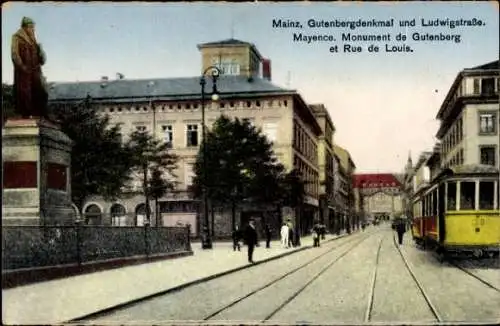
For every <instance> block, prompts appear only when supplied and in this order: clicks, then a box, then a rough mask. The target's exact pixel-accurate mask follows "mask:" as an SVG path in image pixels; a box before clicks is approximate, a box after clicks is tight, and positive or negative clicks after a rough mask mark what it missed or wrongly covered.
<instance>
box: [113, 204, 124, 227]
mask: <svg viewBox="0 0 500 326" xmlns="http://www.w3.org/2000/svg"><path fill="white" fill-rule="evenodd" d="M110 213H111V225H113V226H125V225H127V216H126V213H127V212H126V210H125V206H123V205H122V204H113V205H112V206H111V209H110Z"/></svg>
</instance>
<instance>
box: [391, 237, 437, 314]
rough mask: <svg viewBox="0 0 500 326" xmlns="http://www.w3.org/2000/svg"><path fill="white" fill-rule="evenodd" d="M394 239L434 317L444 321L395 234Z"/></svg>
mask: <svg viewBox="0 0 500 326" xmlns="http://www.w3.org/2000/svg"><path fill="white" fill-rule="evenodd" d="M392 239H393V242H394V246H395V247H396V250H397V251H398V252H399V255H400V256H401V259H402V260H403V263H404V264H405V266H406V269H407V270H408V272H409V273H410V275H411V277H412V279H413V281H414V282H415V284H416V285H417V288H418V290H419V291H420V293H421V294H422V296H423V297H424V300H425V302H426V304H427V306H428V307H429V309H430V311H431V312H432V314H433V316H434V318H435V319H436V321H437V322H438V323H443V318H442V317H441V315H440V314H439V312H438V310H437V308H436V307H435V306H434V304H433V303H432V301H431V299H430V298H429V296H428V295H427V293H426V291H425V290H424V287H423V285H422V283H421V282H420V281H419V280H418V278H417V276H416V275H415V273H414V272H413V270H412V268H411V266H410V264H409V263H408V260H407V259H406V257H405V255H404V254H403V252H402V251H401V248H400V247H399V245H398V243H397V242H396V237H395V236H393V237H392Z"/></svg>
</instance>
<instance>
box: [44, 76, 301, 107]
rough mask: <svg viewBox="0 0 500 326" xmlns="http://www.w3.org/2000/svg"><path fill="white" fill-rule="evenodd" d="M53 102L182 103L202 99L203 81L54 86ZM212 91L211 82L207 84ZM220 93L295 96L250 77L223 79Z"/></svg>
mask: <svg viewBox="0 0 500 326" xmlns="http://www.w3.org/2000/svg"><path fill="white" fill-rule="evenodd" d="M49 85H50V89H49V100H51V101H71V100H81V99H84V98H86V97H87V96H88V95H90V96H91V97H92V98H93V99H113V100H118V99H126V100H127V101H141V100H142V101H144V100H149V99H151V98H152V97H154V98H156V99H164V100H169V99H182V98H183V97H184V98H186V99H188V98H199V97H200V92H201V88H200V77H184V78H159V79H119V80H110V81H87V82H63V83H57V82H56V83H50V84H49ZM206 87H207V88H211V82H208V83H207V86H206ZM217 90H218V91H219V92H220V94H221V97H222V98H223V97H224V94H234V93H240V94H241V93H244V94H252V93H258V94H262V93H266V94H283V93H295V91H294V90H289V89H284V88H281V87H279V86H276V85H274V84H272V83H271V82H270V81H268V80H267V79H263V78H259V77H253V79H252V81H249V79H248V78H247V77H246V76H228V75H222V76H220V77H219V79H218V80H217Z"/></svg>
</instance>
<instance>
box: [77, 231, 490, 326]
mask: <svg viewBox="0 0 500 326" xmlns="http://www.w3.org/2000/svg"><path fill="white" fill-rule="evenodd" d="M398 247H399V246H397V245H396V243H395V241H394V233H393V232H392V231H391V230H390V227H389V226H388V225H382V226H379V227H370V228H368V229H367V230H366V231H365V232H359V233H355V234H353V235H351V236H348V237H344V238H341V239H337V240H335V241H331V242H328V243H325V244H324V245H322V246H321V247H320V248H311V249H309V250H304V251H301V252H297V253H294V254H293V255H290V256H286V257H283V258H280V259H277V260H273V261H270V262H267V263H264V264H261V265H257V266H254V267H251V268H248V269H244V270H241V271H238V272H236V273H232V274H229V275H226V276H223V277H220V278H216V279H213V280H210V281H208V282H203V283H200V284H197V285H193V286H190V287H188V288H185V289H183V290H180V291H178V292H175V293H171V294H167V295H164V296H160V297H156V298H154V299H150V300H146V301H142V302H138V303H136V304H133V305H131V306H128V307H124V308H121V309H118V310H112V311H108V312H106V313H104V314H102V315H100V316H94V317H93V318H92V319H89V320H86V321H84V322H89V323H99V324H109V323H121V324H126V323H129V322H133V323H138V322H139V323H144V322H147V323H169V322H174V323H175V321H176V320H177V321H180V320H184V321H185V320H205V321H206V322H211V321H226V322H231V323H234V322H266V321H268V322H270V323H273V324H274V323H279V324H281V323H287V324H288V323H317V324H327V323H330V324H331V323H364V322H375V323H407V322H413V323H415V322H418V323H426V324H428V323H439V322H447V323H449V322H451V323H453V322H455V323H460V322H471V323H474V322H481V323H484V322H494V321H499V320H500V314H499V312H498V307H499V306H500V289H499V288H498V279H499V277H500V274H499V269H498V262H497V261H491V260H490V261H486V260H483V261H482V262H481V263H480V264H479V266H480V267H477V266H478V263H477V262H461V263H460V264H462V265H464V264H465V265H467V264H468V265H467V266H468V267H467V268H468V270H470V271H471V273H474V274H475V275H478V277H480V278H481V279H484V280H485V281H486V282H488V280H491V281H492V282H491V285H490V286H487V285H486V284H485V283H483V282H481V281H480V280H478V279H477V278H474V277H473V276H471V275H469V274H467V273H465V272H464V271H462V270H461V269H459V268H457V267H456V266H453V265H451V264H449V263H440V262H439V261H438V260H437V259H436V257H434V256H433V255H432V254H431V253H430V252H424V251H422V250H420V249H417V248H416V247H415V245H414V244H413V242H412V239H411V236H410V234H409V233H407V234H406V236H405V241H404V244H403V245H402V246H400V248H401V253H400V252H399V249H398ZM405 261H406V262H407V264H408V266H409V267H410V269H408V267H407V265H406V263H405ZM471 266H472V267H471ZM474 266H475V267H474ZM494 280H496V283H495V281H494ZM494 287H496V288H494Z"/></svg>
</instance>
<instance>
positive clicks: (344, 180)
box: [333, 144, 359, 230]
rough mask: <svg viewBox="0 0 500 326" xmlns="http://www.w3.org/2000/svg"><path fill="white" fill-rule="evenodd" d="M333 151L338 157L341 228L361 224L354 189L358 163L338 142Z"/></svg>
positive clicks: (339, 217) (338, 197)
mask: <svg viewBox="0 0 500 326" xmlns="http://www.w3.org/2000/svg"><path fill="white" fill-rule="evenodd" d="M333 151H334V153H335V155H336V156H337V157H338V162H339V164H338V168H337V175H338V178H337V180H336V181H338V183H339V185H338V188H337V190H338V196H337V200H338V201H339V206H340V210H339V211H338V215H339V216H338V217H337V219H339V220H340V225H339V228H340V229H349V230H351V229H352V228H353V227H358V226H359V217H358V216H356V211H355V198H354V190H353V175H354V173H355V171H356V165H355V164H354V161H353V160H352V158H351V154H349V152H348V151H347V150H346V149H344V148H342V147H340V146H339V145H337V144H334V145H333Z"/></svg>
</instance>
